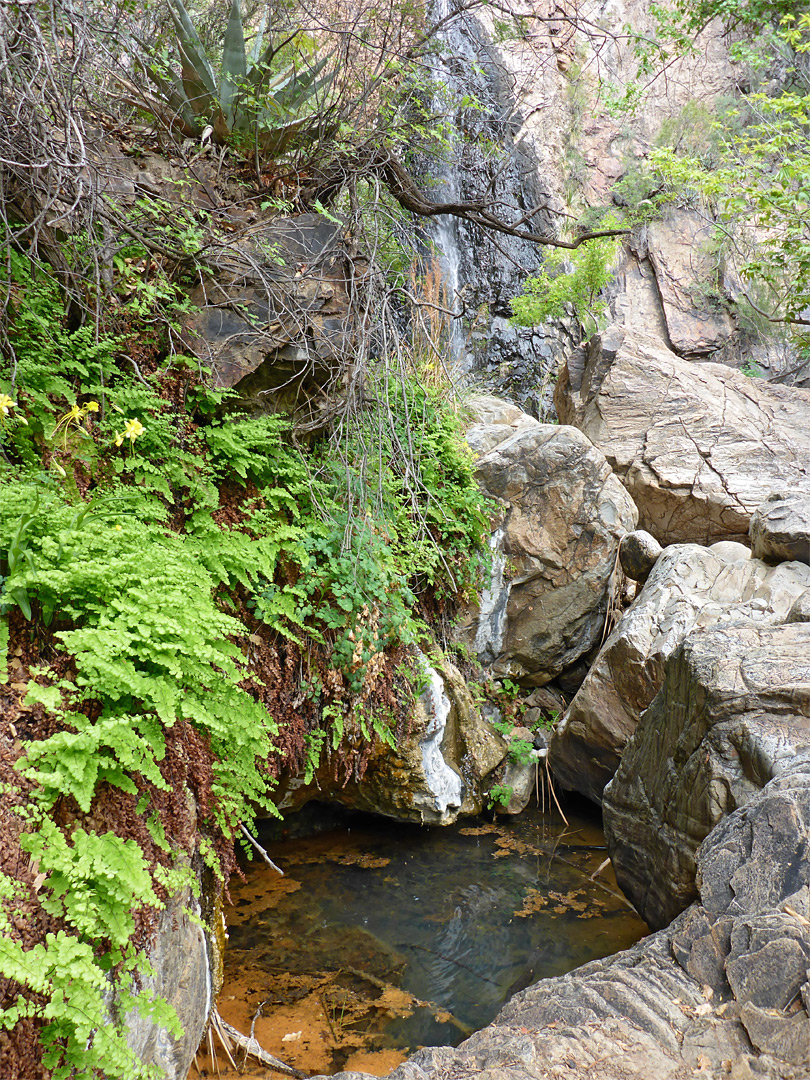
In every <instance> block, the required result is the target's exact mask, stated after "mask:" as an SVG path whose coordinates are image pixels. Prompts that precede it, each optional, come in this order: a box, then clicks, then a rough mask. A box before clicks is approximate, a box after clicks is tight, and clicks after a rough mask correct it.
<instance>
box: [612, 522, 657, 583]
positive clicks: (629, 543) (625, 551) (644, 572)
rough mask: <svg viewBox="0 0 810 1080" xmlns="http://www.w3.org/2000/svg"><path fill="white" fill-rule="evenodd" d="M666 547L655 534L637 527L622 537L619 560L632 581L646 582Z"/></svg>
mask: <svg viewBox="0 0 810 1080" xmlns="http://www.w3.org/2000/svg"><path fill="white" fill-rule="evenodd" d="M663 550H664V549H663V548H662V547H661V545H660V544H659V543H658V541H657V540H656V539H655V537H654V536H651V535H650V533H648V532H644V530H643V529H636V530H635V531H634V532H631V533H628V534H627V536H625V537H624V538H623V539H622V542H621V547H620V548H619V561H620V562H621V564H622V570H624V572H625V574H627V576H628V577H629V578H630V579H631V580H632V581H640V582H642V583H643V582H645V581H646V580H647V578H648V577H649V576H650V571H651V570H652V568H653V567H654V566H655V564H656V562H657V561H658V557H659V555H660V554H661V552H662V551H663Z"/></svg>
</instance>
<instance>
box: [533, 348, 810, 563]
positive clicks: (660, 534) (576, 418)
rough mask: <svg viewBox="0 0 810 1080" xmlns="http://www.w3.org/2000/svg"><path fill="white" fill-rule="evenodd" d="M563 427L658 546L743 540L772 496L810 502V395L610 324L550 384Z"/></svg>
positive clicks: (569, 361)
mask: <svg viewBox="0 0 810 1080" xmlns="http://www.w3.org/2000/svg"><path fill="white" fill-rule="evenodd" d="M554 400H555V403H556V406H557V412H558V414H559V417H560V420H561V422H563V423H565V424H574V425H576V426H577V427H578V428H580V430H581V431H583V432H584V434H585V435H587V436H588V438H589V439H590V440H591V442H593V443H594V445H595V446H597V447H598V448H599V449H600V450H601V451H602V452H603V453H604V454H605V456H606V458H607V460H608V462H609V463H610V465H611V467H612V468H613V470H614V472H615V473H616V475H617V476H618V477H619V478H620V479H621V480H622V482H623V483H624V485H625V487H626V488H627V490H628V491H629V492H630V494H631V495H632V496H633V499H634V501H635V503H636V505H637V507H638V511H639V527H640V528H642V529H645V530H646V531H648V532H650V533H652V535H653V536H654V537H655V538H656V539H657V540H658V542H659V543H661V544H663V545H667V544H674V543H683V542H694V543H703V544H710V543H712V542H713V541H715V540H738V541H742V542H747V539H748V528H749V524H750V521H751V517H752V515H753V513H754V511H755V510H756V509H757V507H758V506H759V505H760V504H761V503H762V502H763V501H764V500H766V499H767V498H768V497H769V496H770V495H771V494H772V493H773V492H774V491H777V490H778V491H783V490H785V489H786V488H787V489H788V490H791V491H796V492H799V491H800V492H803V493H804V494H806V495H809V496H810V392H808V391H807V390H800V389H796V388H795V387H790V388H788V387H784V386H779V385H777V384H774V383H766V382H763V381H762V380H759V379H749V378H746V376H745V375H742V374H741V373H740V372H737V371H733V370H731V369H730V368H727V367H723V366H721V365H719V364H694V363H689V362H688V361H686V360H683V359H681V358H680V357H679V356H676V355H675V353H674V352H671V351H670V350H669V349H667V348H666V346H665V345H663V343H662V342H661V341H660V340H659V339H657V338H655V337H652V336H649V337H648V336H645V335H643V334H641V333H639V332H633V333H632V334H631V333H630V332H628V331H626V330H623V329H621V328H619V327H613V328H611V329H610V330H608V331H606V332H605V333H604V334H603V335H602V336H601V337H599V336H597V337H594V338H593V339H591V341H590V342H588V344H587V346H583V347H582V348H580V349H578V350H575V352H574V353H573V354H572V356H571V357H570V358H569V360H568V363H567V365H566V366H565V368H564V369H563V371H562V373H561V376H560V379H559V380H558V383H557V389H556V392H555V398H554Z"/></svg>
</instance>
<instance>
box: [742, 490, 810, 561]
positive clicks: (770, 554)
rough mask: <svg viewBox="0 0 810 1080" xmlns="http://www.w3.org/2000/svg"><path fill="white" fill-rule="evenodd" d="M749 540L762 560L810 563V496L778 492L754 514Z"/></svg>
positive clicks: (752, 548) (799, 492)
mask: <svg viewBox="0 0 810 1080" xmlns="http://www.w3.org/2000/svg"><path fill="white" fill-rule="evenodd" d="M749 536H750V537H751V550H752V551H753V553H754V554H755V555H756V556H757V558H758V559H765V560H766V561H767V562H788V561H790V560H794V559H795V560H798V561H799V562H803V563H810V495H808V494H805V493H804V492H801V491H797V492H790V493H785V492H774V494H772V495H771V496H770V498H768V499H766V500H765V502H764V503H762V504H761V505H760V506H758V507H757V508H756V510H755V511H754V514H753V516H752V518H751V525H750V527H749Z"/></svg>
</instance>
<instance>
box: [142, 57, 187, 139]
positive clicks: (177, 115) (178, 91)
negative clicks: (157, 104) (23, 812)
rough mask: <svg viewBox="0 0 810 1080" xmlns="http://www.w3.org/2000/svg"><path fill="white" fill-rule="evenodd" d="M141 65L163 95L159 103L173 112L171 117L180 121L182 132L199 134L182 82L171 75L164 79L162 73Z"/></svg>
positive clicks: (146, 65)
mask: <svg viewBox="0 0 810 1080" xmlns="http://www.w3.org/2000/svg"><path fill="white" fill-rule="evenodd" d="M141 66H142V68H143V70H144V71H145V72H146V76H147V78H148V79H151V80H152V82H153V83H154V84H155V86H156V87H157V88H158V90H159V91H160V93H161V95H162V97H163V102H162V103H161V104H163V105H166V106H168V108H169V109H170V110H171V111H172V113H173V114H174V116H173V119H176V120H179V121H180V126H181V128H182V130H183V134H184V135H189V136H192V135H199V133H200V130H201V129H200V125H199V124H198V123H197V120H196V117H195V116H194V113H193V111H192V109H191V105H190V104H189V100H188V98H187V97H186V92H185V90H184V89H183V84H182V83H181V82H180V80H179V79H178V78H177V76H176V75H172V77H171V79H164V78H163V76H162V75H159V74H158V73H157V72H156V71H155V70H154V69H153V68H151V67H150V66H149V65H148V64H142V65H141Z"/></svg>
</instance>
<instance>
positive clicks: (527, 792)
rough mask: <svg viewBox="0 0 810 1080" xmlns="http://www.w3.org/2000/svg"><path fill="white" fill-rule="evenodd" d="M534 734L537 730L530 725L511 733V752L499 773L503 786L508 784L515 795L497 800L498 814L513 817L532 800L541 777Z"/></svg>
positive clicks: (513, 729)
mask: <svg viewBox="0 0 810 1080" xmlns="http://www.w3.org/2000/svg"><path fill="white" fill-rule="evenodd" d="M534 738H535V736H534V733H533V732H532V731H530V730H529V728H525V727H516V728H512V731H511V732H510V734H509V753H508V754H507V758H506V761H505V763H504V768H503V770H502V771H501V770H499V774H500V775H499V777H498V784H499V785H500V787H501V789H505V788H508V789H509V790H510V791H511V796H510V798H509V801H508V802H507V803H506V804H504V803H503V802H501V801H496V802H495V803H494V805H493V809H494V811H495V813H496V814H507V815H509V816H510V817H511V816H514V815H515V814H522V813H523V811H524V810H525V809H526V807H527V806H528V805H529V803H530V802H531V798H532V795H533V794H534V791H535V786H536V778H537V755H536V754H535V752H534V751H535V749H536V747H535V743H534Z"/></svg>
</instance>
